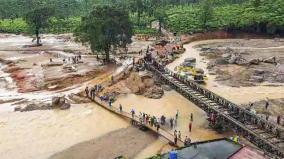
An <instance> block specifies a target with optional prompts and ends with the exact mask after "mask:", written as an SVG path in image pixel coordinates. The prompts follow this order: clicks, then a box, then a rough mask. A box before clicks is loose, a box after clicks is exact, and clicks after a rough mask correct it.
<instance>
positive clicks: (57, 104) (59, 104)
mask: <svg viewBox="0 0 284 159" xmlns="http://www.w3.org/2000/svg"><path fill="white" fill-rule="evenodd" d="M70 107H71V104H70V103H67V100H66V98H65V97H64V96H63V97H53V98H52V102H51V103H43V102H36V103H31V104H28V105H26V106H24V107H22V106H17V107H15V108H14V111H19V112H27V111H34V110H50V109H61V110H66V109H69V108H70Z"/></svg>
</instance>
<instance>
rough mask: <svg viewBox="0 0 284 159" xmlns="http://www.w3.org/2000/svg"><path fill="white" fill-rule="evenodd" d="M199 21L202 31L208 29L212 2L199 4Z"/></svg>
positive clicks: (206, 0) (209, 0) (210, 0)
mask: <svg viewBox="0 0 284 159" xmlns="http://www.w3.org/2000/svg"><path fill="white" fill-rule="evenodd" d="M200 5H201V11H200V13H201V16H200V20H201V23H202V25H203V28H204V29H207V28H208V21H209V20H210V19H212V17H213V0H203V1H202V2H201V4H200Z"/></svg>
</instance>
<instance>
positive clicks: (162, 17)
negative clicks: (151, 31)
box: [154, 8, 167, 34]
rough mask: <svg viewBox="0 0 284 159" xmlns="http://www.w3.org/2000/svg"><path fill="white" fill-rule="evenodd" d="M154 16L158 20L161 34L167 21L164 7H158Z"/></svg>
mask: <svg viewBox="0 0 284 159" xmlns="http://www.w3.org/2000/svg"><path fill="white" fill-rule="evenodd" d="M154 16H155V18H156V19H157V20H158V23H159V34H161V33H162V27H163V26H164V24H165V22H166V17H167V15H166V12H165V10H164V8H156V10H155V13H154Z"/></svg>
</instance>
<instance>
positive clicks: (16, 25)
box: [0, 18, 28, 34]
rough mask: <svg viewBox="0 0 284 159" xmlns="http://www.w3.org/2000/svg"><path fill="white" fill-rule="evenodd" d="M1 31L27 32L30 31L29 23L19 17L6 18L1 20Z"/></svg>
mask: <svg viewBox="0 0 284 159" xmlns="http://www.w3.org/2000/svg"><path fill="white" fill-rule="evenodd" d="M0 32H5V33H16V34H18V33H26V32H28V25H27V23H26V22H25V21H24V20H23V19H21V18H19V19H13V20H12V19H4V20H0Z"/></svg>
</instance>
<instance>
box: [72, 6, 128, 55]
mask: <svg viewBox="0 0 284 159" xmlns="http://www.w3.org/2000/svg"><path fill="white" fill-rule="evenodd" d="M132 34H133V33H132V25H131V23H130V20H129V14H128V12H127V11H125V10H124V9H122V8H119V7H114V6H95V7H94V9H93V10H92V11H91V12H90V14H89V15H87V16H84V17H82V20H81V25H80V26H79V27H78V28H77V29H76V31H75V34H74V35H75V36H76V38H77V40H78V41H81V42H82V43H85V44H89V45H90V47H91V50H92V51H93V52H95V51H97V52H104V53H105V55H106V60H107V61H109V59H110V51H111V49H115V48H117V47H126V44H128V43H130V42H131V37H132Z"/></svg>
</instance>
